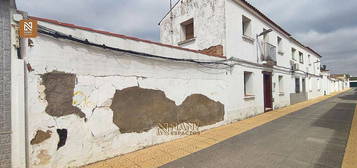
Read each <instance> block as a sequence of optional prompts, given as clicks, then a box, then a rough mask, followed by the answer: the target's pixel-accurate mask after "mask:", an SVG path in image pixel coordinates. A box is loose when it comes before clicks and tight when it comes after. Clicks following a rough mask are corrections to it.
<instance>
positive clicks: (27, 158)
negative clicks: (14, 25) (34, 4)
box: [18, 11, 30, 168]
mask: <svg viewBox="0 0 357 168" xmlns="http://www.w3.org/2000/svg"><path fill="white" fill-rule="evenodd" d="M18 13H19V14H21V15H22V16H23V19H28V14H27V12H23V11H18ZM26 42H27V39H25V38H21V40H20V52H19V53H20V54H21V56H19V58H20V59H22V60H23V63H24V69H23V70H24V113H25V114H24V118H25V119H24V120H25V124H24V126H25V167H26V168H29V167H30V156H29V133H28V123H29V122H28V80H27V76H28V68H27V53H26V49H27V46H26V44H27V43H26Z"/></svg>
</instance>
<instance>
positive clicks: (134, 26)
mask: <svg viewBox="0 0 357 168" xmlns="http://www.w3.org/2000/svg"><path fill="white" fill-rule="evenodd" d="M173 1H176V0H173ZM249 2H250V3H252V4H253V5H254V6H256V7H257V8H258V9H259V10H261V11H262V12H263V13H265V14H266V15H267V16H269V17H270V18H271V19H272V20H274V21H275V22H276V23H278V24H279V25H281V26H282V27H283V28H284V29H285V30H287V31H288V32H289V33H291V34H292V35H293V36H294V37H296V38H297V39H299V40H300V41H301V42H303V43H304V44H306V45H308V46H310V47H311V48H313V49H314V50H316V51H318V52H319V53H320V54H321V55H322V56H323V59H322V64H326V65H327V67H328V69H331V70H332V72H333V73H350V74H351V75H354V76H357V19H356V18H355V17H356V16H357V10H356V9H357V1H356V0H344V1H336V0H313V1H312V0H299V1H290V0H273V1H266V0H249ZM16 3H17V7H18V9H20V10H23V11H27V12H28V13H29V14H30V15H32V16H38V17H45V18H49V19H56V20H59V21H63V22H68V23H73V24H77V25H81V26H87V27H91V28H96V29H101V30H106V31H111V32H115V33H120V34H126V35H131V36H136V37H140V38H144V39H148V40H153V41H159V26H158V22H159V21H160V20H161V18H162V17H163V16H164V14H165V13H166V12H167V11H168V9H169V0H101V1H98V0H74V1H73V0H60V1H59V0H16Z"/></svg>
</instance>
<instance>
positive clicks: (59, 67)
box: [25, 35, 258, 167]
mask: <svg viewBox="0 0 357 168" xmlns="http://www.w3.org/2000/svg"><path fill="white" fill-rule="evenodd" d="M103 38H104V37H103ZM32 40H33V42H34V46H33V47H26V55H25V56H26V59H27V60H28V63H29V65H30V66H31V67H32V69H33V71H31V72H28V79H27V80H28V101H29V102H28V104H29V109H28V117H29V118H28V120H29V121H31V122H29V123H28V124H29V127H28V130H29V132H28V133H29V140H32V139H36V135H37V137H38V136H39V135H38V134H39V133H38V131H39V130H42V131H43V132H44V133H45V134H42V133H41V134H42V138H39V141H34V142H39V143H33V144H30V142H28V143H29V147H30V148H29V155H30V167H67V166H74V167H75V166H79V165H84V164H88V163H93V162H95V161H99V160H104V159H107V158H111V157H114V156H117V155H120V154H125V153H128V152H132V151H135V150H138V149H141V148H143V147H146V146H150V145H154V144H158V143H162V142H166V141H170V140H173V139H176V138H179V137H181V136H163V135H161V136H159V135H157V126H156V125H149V127H148V128H145V129H143V130H140V131H131V130H129V131H128V130H127V131H125V130H124V127H123V129H121V128H120V127H121V126H120V124H116V123H115V122H113V120H115V115H114V114H115V113H116V112H115V111H114V110H113V109H115V108H114V107H113V106H116V105H117V104H116V103H115V104H113V102H116V101H120V100H116V99H115V97H116V96H115V95H116V94H118V93H121V91H125V90H126V89H128V88H141V89H144V90H155V91H157V92H160V96H161V97H162V98H163V99H164V98H165V100H166V99H167V100H166V101H167V102H169V104H171V105H170V106H168V107H169V108H164V109H163V111H165V112H166V111H168V112H169V111H170V108H173V109H174V111H175V112H176V113H177V114H176V116H175V117H174V118H175V121H179V122H182V121H191V120H194V121H196V120H197V118H198V119H201V121H200V123H202V125H200V127H199V129H200V130H205V129H209V128H213V127H217V126H220V125H223V124H227V123H229V122H231V121H233V120H234V119H242V118H244V117H247V116H253V115H255V114H256V113H258V112H257V111H258V110H255V111H252V112H250V111H248V109H247V112H249V113H251V114H242V115H234V113H236V112H237V111H238V110H239V109H237V108H235V107H239V104H238V103H236V101H235V100H236V99H237V97H235V96H233V97H232V95H231V96H228V94H227V93H228V92H231V91H232V89H233V91H240V90H241V89H239V88H238V87H239V86H238V87H237V86H233V85H232V84H231V83H234V84H237V83H241V79H238V78H236V77H241V76H240V73H241V71H239V72H234V71H232V72H230V70H226V69H212V68H207V67H204V66H201V65H198V64H192V63H182V62H181V63H180V62H172V61H166V60H157V59H150V58H140V56H137V55H129V54H127V53H121V52H113V51H109V50H104V49H100V48H94V47H89V46H86V45H82V44H78V43H74V42H70V41H66V40H60V39H55V38H52V37H48V36H42V35H40V36H39V37H37V38H35V39H32ZM130 47H133V46H128V48H130ZM154 49H155V48H151V50H150V51H151V52H152V51H153V50H154ZM172 54H173V55H172V56H173V57H174V56H175V52H174V50H173V52H172ZM197 55H198V56H199V55H200V54H197ZM170 56H171V55H170ZM212 59H215V58H214V57H212ZM232 80H234V81H235V82H231V81H232ZM48 89H49V90H48ZM53 91H54V92H57V94H58V95H59V97H57V98H56V97H55V98H50V97H51V92H53ZM69 92H72V97H71V96H68V93H69ZM61 95H62V96H61ZM52 96H53V95H52ZM139 96H140V95H139ZM61 97H62V98H65V99H62V98H61ZM144 97H145V96H144ZM48 98H50V99H48ZM125 98H126V97H125V96H124V97H122V98H121V99H125ZM127 98H128V100H123V101H127V102H132V103H133V106H134V105H135V103H138V102H139V100H136V99H133V100H129V99H130V97H127ZM63 100H68V101H69V100H70V101H71V102H72V103H71V104H70V105H69V104H68V101H63ZM141 102H143V103H144V102H145V101H141ZM198 102H202V104H205V106H201V107H198V108H193V109H192V110H193V111H191V112H192V113H193V114H191V115H187V114H183V113H187V112H190V111H189V110H187V108H188V107H191V106H192V105H194V104H197V103H198ZM60 105H64V106H65V107H68V108H65V109H67V110H66V111H62V112H60V110H61V108H64V107H63V106H60ZM50 106H52V107H51V108H53V109H57V110H55V111H53V112H49V111H47V110H48V108H49V107H50ZM208 108H209V109H210V110H211V111H212V112H208V113H203V111H202V112H201V114H200V113H198V114H196V113H197V110H199V111H201V109H203V110H205V109H208ZM133 109H135V108H134V107H133ZM62 110H63V109H62ZM68 110H69V111H68ZM78 110H80V111H78ZM125 110H131V109H130V108H127V109H125ZM249 110H251V109H249ZM125 112H127V111H125ZM179 113H180V114H181V115H182V116H186V117H187V118H182V119H181V120H178V119H179V118H180V117H178V116H179V115H178V114H179ZM242 113H243V112H242ZM82 115H83V116H82ZM207 115H212V116H213V117H210V116H207ZM227 116H236V118H229V119H228V118H227ZM126 117H127V116H126ZM207 118H208V120H207ZM131 119H134V120H135V119H136V120H137V121H145V120H146V119H145V118H142V117H140V115H138V116H137V118H135V115H134V116H131ZM153 121H154V120H153ZM155 121H159V122H160V121H166V120H156V119H155ZM168 121H170V120H168ZM118 122H122V121H121V120H118ZM58 130H66V131H67V132H66V138H65V140H63V136H62V135H61V134H59V133H58ZM47 131H50V132H51V136H50V137H49V138H48V134H47ZM60 139H62V140H60ZM62 142H63V143H62Z"/></svg>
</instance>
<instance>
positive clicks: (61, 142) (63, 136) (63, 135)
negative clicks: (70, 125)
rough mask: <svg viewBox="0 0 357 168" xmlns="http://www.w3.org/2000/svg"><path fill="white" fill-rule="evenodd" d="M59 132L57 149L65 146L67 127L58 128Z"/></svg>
mask: <svg viewBox="0 0 357 168" xmlns="http://www.w3.org/2000/svg"><path fill="white" fill-rule="evenodd" d="M57 134H58V137H59V141H58V144H57V150H58V149H59V148H61V147H63V146H64V145H65V144H66V141H67V129H57Z"/></svg>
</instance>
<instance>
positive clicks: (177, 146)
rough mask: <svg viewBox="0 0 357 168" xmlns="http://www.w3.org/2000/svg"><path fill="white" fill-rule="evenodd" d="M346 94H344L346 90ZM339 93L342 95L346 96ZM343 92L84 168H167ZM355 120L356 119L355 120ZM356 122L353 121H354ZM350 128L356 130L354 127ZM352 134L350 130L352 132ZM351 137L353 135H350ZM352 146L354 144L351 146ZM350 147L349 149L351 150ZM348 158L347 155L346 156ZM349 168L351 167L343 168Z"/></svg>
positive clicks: (356, 126) (351, 159)
mask: <svg viewBox="0 0 357 168" xmlns="http://www.w3.org/2000/svg"><path fill="white" fill-rule="evenodd" d="M345 91H347V90H345ZM345 91H342V92H345ZM342 92H336V93H333V94H331V95H328V96H322V97H319V98H315V99H312V100H309V101H305V102H301V103H298V104H295V105H291V106H288V107H285V108H281V109H277V110H274V111H272V112H268V113H264V114H261V115H258V116H255V117H252V118H249V119H246V120H242V121H238V122H235V123H232V124H229V125H225V126H221V127H218V128H214V129H210V130H207V131H204V132H202V133H201V134H199V135H193V136H188V137H185V138H181V139H178V140H174V141H170V142H167V143H163V144H159V145H155V146H152V147H148V148H145V149H142V150H139V151H136V152H132V153H129V154H125V155H122V156H118V157H115V158H112V159H108V160H105V161H101V162H97V163H94V164H90V165H87V166H85V168H101V167H103V168H104V167H105V168H110V167H112V168H118V167H120V168H155V167H159V166H162V165H164V164H167V163H169V162H171V161H174V160H177V159H179V158H182V157H184V156H187V155H189V154H191V153H194V152H197V151H199V150H202V149H205V148H207V147H210V146H212V145H214V144H217V143H219V142H222V141H224V140H226V139H228V138H231V137H233V136H236V135H239V134H241V133H243V132H246V131H248V130H251V129H253V128H256V127H258V126H261V125H263V124H265V123H268V122H270V121H272V120H275V119H278V118H280V117H283V116H285V115H287V114H289V113H293V112H296V111H299V110H301V109H303V108H305V107H308V106H311V105H313V104H315V103H318V102H321V101H324V100H326V99H329V98H331V97H333V96H335V95H338V94H340V93H342ZM355 117H356V116H355ZM354 121H356V118H355V119H354ZM356 122H357V121H356ZM353 128H355V129H357V125H356V124H354V125H353ZM351 132H352V129H351ZM352 135H354V134H352ZM350 144H353V143H350V141H349V146H348V147H350V148H353V146H352V145H350ZM354 144H355V143H354ZM351 146H352V147H351ZM347 156H349V155H347ZM353 159H354V158H353V157H349V159H347V160H348V161H349V163H350V164H349V165H352V163H353ZM346 168H350V167H346Z"/></svg>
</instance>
